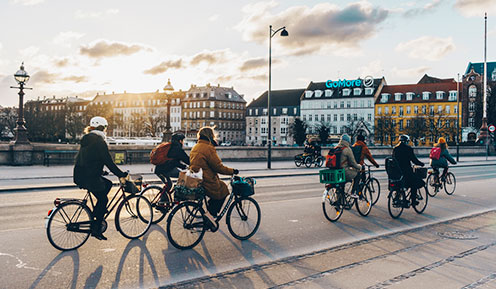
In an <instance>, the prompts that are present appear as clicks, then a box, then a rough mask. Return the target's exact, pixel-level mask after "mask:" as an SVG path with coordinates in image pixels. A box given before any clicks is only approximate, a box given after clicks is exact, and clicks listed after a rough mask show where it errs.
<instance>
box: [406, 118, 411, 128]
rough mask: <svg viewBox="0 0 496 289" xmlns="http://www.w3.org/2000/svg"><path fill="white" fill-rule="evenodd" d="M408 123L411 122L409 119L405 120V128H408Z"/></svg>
mask: <svg viewBox="0 0 496 289" xmlns="http://www.w3.org/2000/svg"><path fill="white" fill-rule="evenodd" d="M410 122H411V120H409V119H407V120H406V127H410Z"/></svg>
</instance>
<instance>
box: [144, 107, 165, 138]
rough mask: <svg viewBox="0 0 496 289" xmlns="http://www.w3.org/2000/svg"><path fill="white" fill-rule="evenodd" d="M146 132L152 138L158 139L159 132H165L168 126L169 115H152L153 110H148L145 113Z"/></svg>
mask: <svg viewBox="0 0 496 289" xmlns="http://www.w3.org/2000/svg"><path fill="white" fill-rule="evenodd" d="M144 120H145V126H146V127H145V131H146V133H147V134H149V135H151V136H152V137H156V136H157V135H158V133H159V132H162V131H164V130H165V127H166V126H167V115H165V114H160V113H159V114H152V111H151V110H147V111H146V113H145V117H144Z"/></svg>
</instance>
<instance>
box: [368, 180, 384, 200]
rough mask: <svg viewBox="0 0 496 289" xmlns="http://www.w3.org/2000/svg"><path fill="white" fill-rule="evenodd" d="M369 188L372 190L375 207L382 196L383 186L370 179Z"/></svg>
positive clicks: (377, 181)
mask: <svg viewBox="0 0 496 289" xmlns="http://www.w3.org/2000/svg"><path fill="white" fill-rule="evenodd" d="M367 186H368V188H369V190H370V194H371V195H372V199H371V200H372V205H375V204H376V203H377V201H378V200H379V196H380V195H381V185H380V184H379V180H378V179H376V178H370V180H369V181H368V183H367Z"/></svg>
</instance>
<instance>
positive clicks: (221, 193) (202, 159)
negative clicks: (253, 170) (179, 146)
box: [190, 126, 239, 224]
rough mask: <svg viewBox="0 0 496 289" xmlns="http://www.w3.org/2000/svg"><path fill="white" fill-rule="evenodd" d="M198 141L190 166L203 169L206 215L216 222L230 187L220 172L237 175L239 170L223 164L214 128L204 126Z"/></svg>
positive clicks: (192, 151)
mask: <svg viewBox="0 0 496 289" xmlns="http://www.w3.org/2000/svg"><path fill="white" fill-rule="evenodd" d="M197 137H198V143H197V144H196V145H195V146H194V147H193V148H192V149H191V153H190V168H191V169H192V170H193V171H195V172H198V171H199V170H200V168H201V169H202V171H203V181H202V186H203V188H204V189H205V191H206V195H207V196H208V197H209V200H208V203H207V210H208V212H209V214H206V216H207V217H208V218H209V219H210V221H211V222H212V224H215V220H214V219H213V218H215V217H216V216H217V214H218V213H219V211H220V208H221V207H222V204H223V203H224V200H225V199H226V197H227V196H228V195H229V189H228V188H227V185H226V183H224V182H223V181H221V180H220V178H219V175H218V174H223V175H233V174H234V175H237V174H238V173H239V171H238V170H237V169H232V168H229V167H226V166H224V165H223V164H222V160H221V159H220V158H219V156H218V155H217V151H216V150H215V146H217V145H218V144H217V142H216V141H215V134H214V128H211V127H208V126H205V127H202V128H201V129H200V130H199V131H198V134H197Z"/></svg>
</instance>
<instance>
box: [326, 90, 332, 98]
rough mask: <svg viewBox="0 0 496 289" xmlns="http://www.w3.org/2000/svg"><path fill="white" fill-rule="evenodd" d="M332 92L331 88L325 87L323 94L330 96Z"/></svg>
mask: <svg viewBox="0 0 496 289" xmlns="http://www.w3.org/2000/svg"><path fill="white" fill-rule="evenodd" d="M333 92H334V91H333V90H330V89H326V90H325V96H326V97H330V96H332V93H333Z"/></svg>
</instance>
